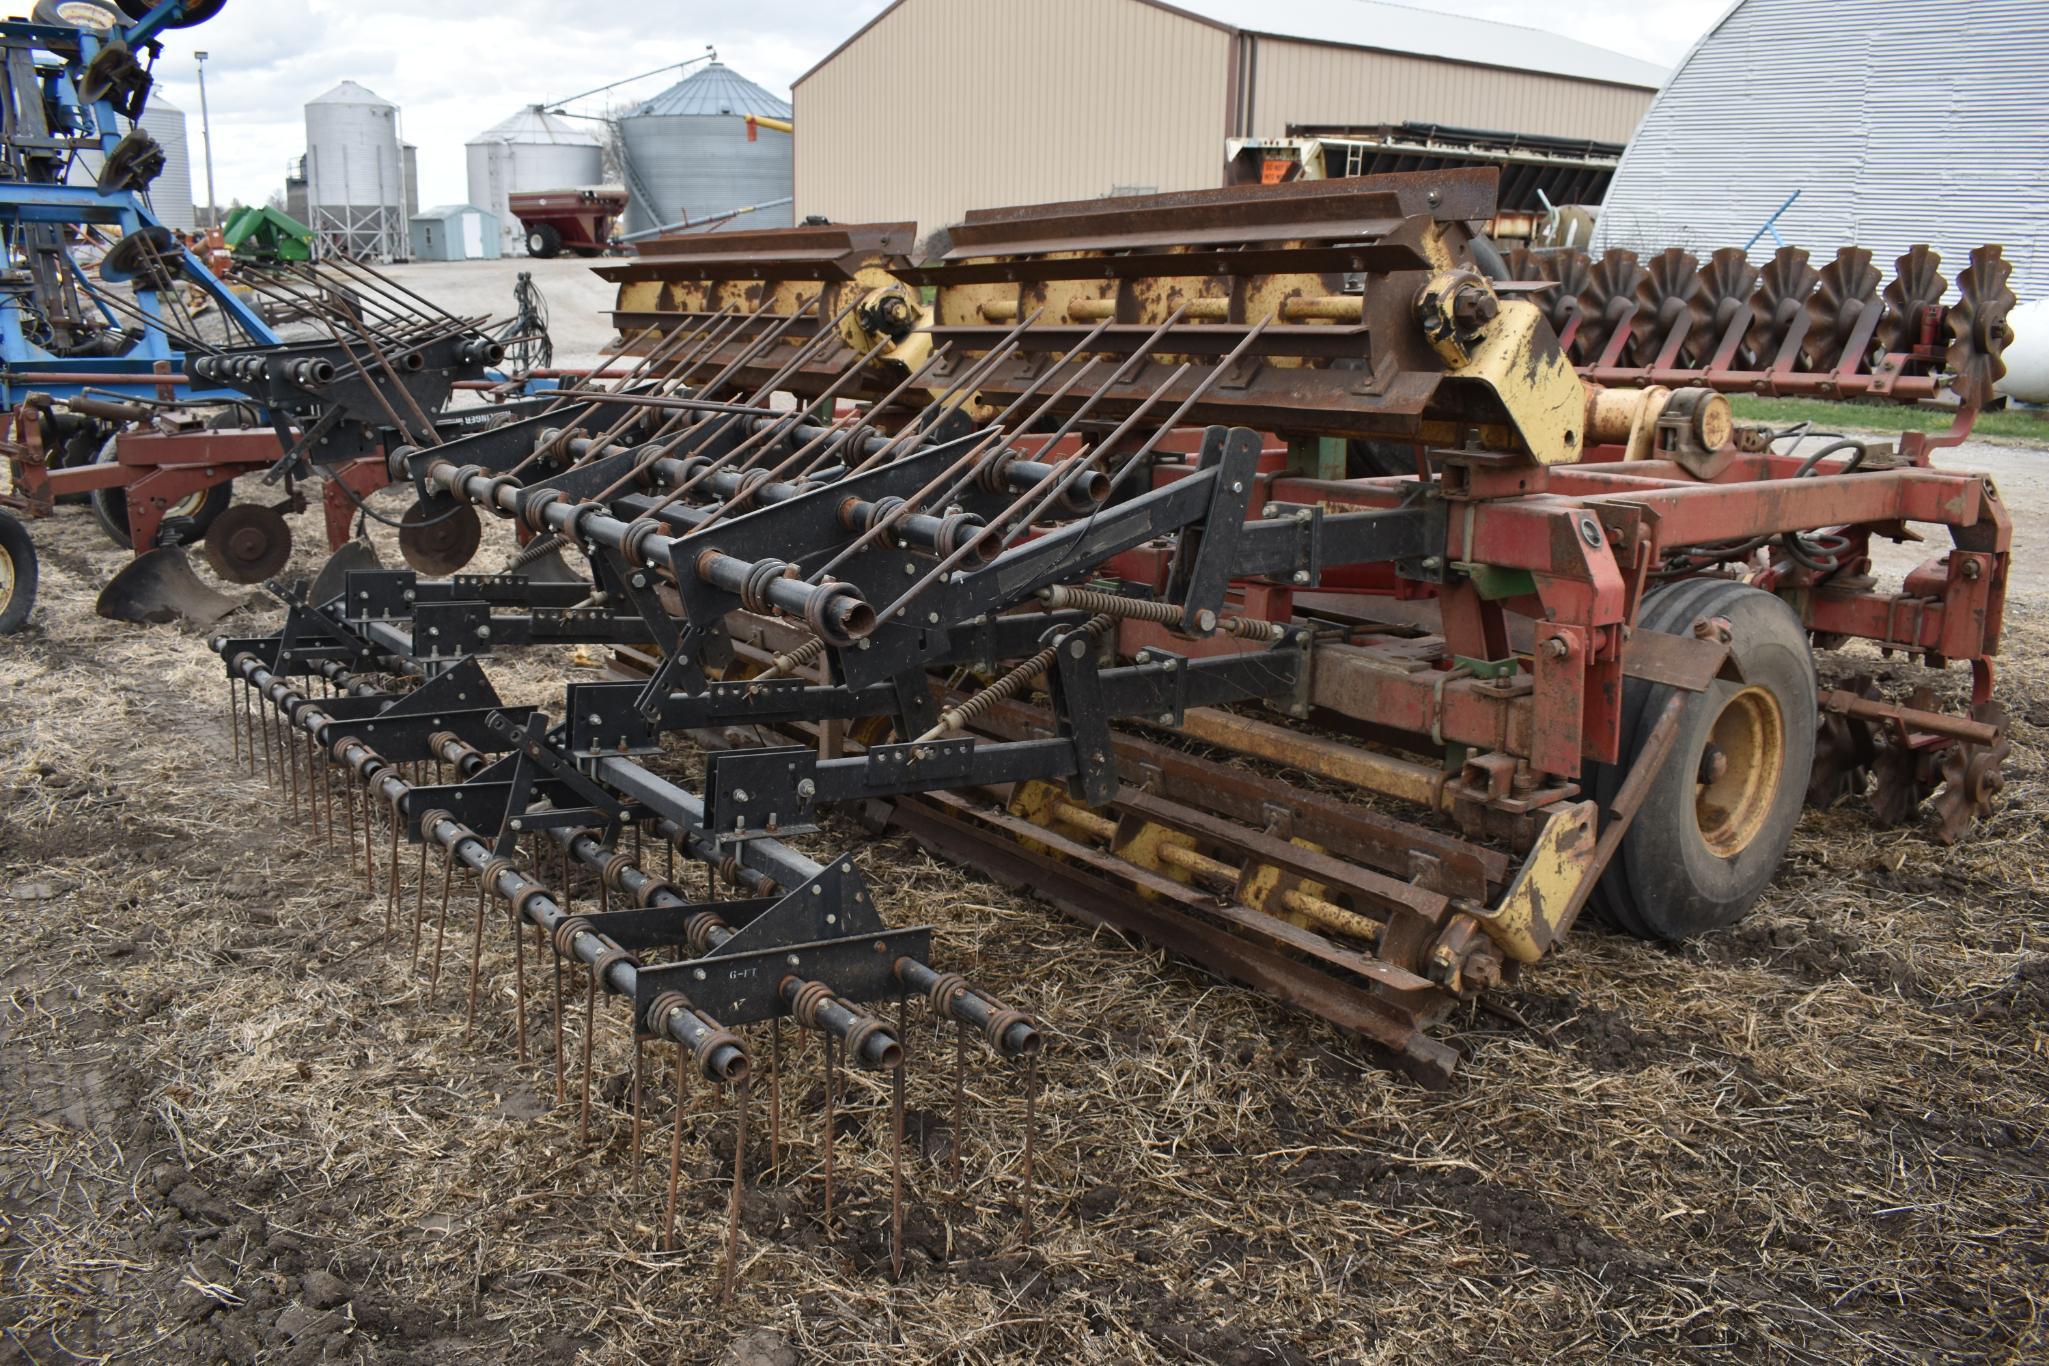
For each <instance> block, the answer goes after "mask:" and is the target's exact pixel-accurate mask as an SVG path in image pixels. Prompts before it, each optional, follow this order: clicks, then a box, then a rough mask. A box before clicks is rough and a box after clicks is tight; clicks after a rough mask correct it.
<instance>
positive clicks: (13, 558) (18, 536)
mask: <svg viewBox="0 0 2049 1366" xmlns="http://www.w3.org/2000/svg"><path fill="white" fill-rule="evenodd" d="M35 605H36V545H35V542H34V541H31V540H30V539H29V538H28V528H27V527H25V526H23V525H22V524H21V523H20V522H17V521H16V520H14V518H12V517H10V516H8V515H7V514H6V513H4V512H0V636H11V635H13V634H14V633H15V632H16V631H19V630H20V629H21V628H22V627H24V626H26V625H27V624H28V614H29V613H30V612H31V611H33V610H35Z"/></svg>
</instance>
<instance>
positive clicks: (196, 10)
mask: <svg viewBox="0 0 2049 1366" xmlns="http://www.w3.org/2000/svg"><path fill="white" fill-rule="evenodd" d="M119 4H120V6H121V9H122V11H123V12H125V13H126V14H127V15H128V17H129V18H130V19H140V18H142V17H143V16H145V15H147V14H148V13H149V12H150V11H151V10H152V9H154V8H156V0H119ZM227 4H228V0H185V17H184V18H183V19H178V20H174V21H173V22H172V24H171V27H172V28H191V27H192V26H193V25H194V24H203V23H205V22H206V21H207V20H209V19H211V18H213V17H214V16H215V15H216V14H219V13H220V12H221V11H222V10H223V9H225V8H227Z"/></svg>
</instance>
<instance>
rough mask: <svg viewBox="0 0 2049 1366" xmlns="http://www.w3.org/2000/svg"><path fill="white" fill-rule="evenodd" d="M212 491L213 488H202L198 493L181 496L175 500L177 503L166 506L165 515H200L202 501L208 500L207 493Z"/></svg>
mask: <svg viewBox="0 0 2049 1366" xmlns="http://www.w3.org/2000/svg"><path fill="white" fill-rule="evenodd" d="M211 492H212V490H211V489H201V490H200V491H199V492H197V493H194V494H188V495H187V496H185V497H183V498H180V499H179V500H178V501H177V502H175V503H173V504H171V505H170V506H169V507H167V508H165V509H164V516H166V517H196V516H198V515H199V508H200V505H201V504H202V503H204V502H205V501H206V495H207V494H209V493H211Z"/></svg>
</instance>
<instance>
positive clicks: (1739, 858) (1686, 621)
mask: <svg viewBox="0 0 2049 1366" xmlns="http://www.w3.org/2000/svg"><path fill="white" fill-rule="evenodd" d="M1701 617H1723V618H1726V619H1727V620H1728V622H1729V624H1730V627H1731V629H1732V631H1733V634H1734V640H1733V642H1732V645H1731V649H1732V651H1733V653H1734V655H1735V658H1736V662H1737V664H1738V666H1739V667H1740V668H1741V670H1742V672H1743V677H1744V678H1745V679H1746V680H1747V685H1748V686H1751V687H1757V688H1761V689H1763V690H1764V691H1765V692H1767V693H1769V694H1770V696H1771V700H1772V701H1773V702H1774V703H1775V704H1776V707H1775V710H1776V712H1777V716H1778V722H1779V727H1780V734H1781V737H1782V741H1781V744H1780V747H1779V750H1780V754H1781V756H1782V761H1781V764H1780V769H1779V773H1778V775H1777V787H1776V789H1774V790H1773V791H1772V793H1771V795H1770V798H1769V805H1768V806H1766V807H1765V808H1764V810H1763V811H1762V814H1761V816H1760V818H1759V821H1758V827H1757V833H1756V834H1755V836H1754V837H1752V838H1751V839H1750V840H1749V841H1748V842H1747V843H1745V844H1744V845H1743V847H1742V848H1741V849H1739V850H1737V851H1735V852H1734V853H1732V854H1728V855H1724V854H1721V853H1718V852H1716V851H1715V850H1714V849H1712V848H1710V847H1709V845H1708V842H1707V840H1706V838H1705V837H1704V836H1703V835H1702V833H1701V829H1700V821H1699V818H1698V815H1697V808H1696V795H1697V779H1698V777H1699V774H1700V769H1701V760H1702V754H1703V752H1704V751H1705V749H1706V748H1707V745H1708V741H1709V738H1710V735H1711V733H1712V730H1713V727H1714V724H1715V722H1716V720H1717V718H1718V717H1720V716H1721V715H1722V713H1723V711H1724V709H1725V708H1726V707H1727V706H1728V704H1729V702H1730V699H1732V698H1734V697H1736V696H1737V695H1738V694H1739V693H1740V692H1742V691H1743V690H1744V689H1743V686H1741V685H1738V684H1736V683H1732V682H1728V681H1725V680H1717V681H1716V682H1715V683H1713V684H1711V685H1710V686H1709V688H1708V690H1707V691H1706V692H1704V693H1697V694H1692V695H1691V700H1690V701H1689V703H1688V705H1687V708H1686V710H1685V712H1684V713H1683V714H1682V716H1681V718H1680V722H1679V736H1678V739H1677V741H1676V742H1675V743H1674V745H1673V748H1672V754H1671V757H1670V758H1669V759H1668V760H1667V761H1666V763H1665V767H1664V769H1663V771H1662V772H1661V773H1660V774H1659V775H1658V777H1657V778H1656V779H1655V780H1654V781H1653V782H1652V784H1651V788H1650V791H1649V792H1648V793H1647V794H1646V796H1645V798H1644V802H1643V805H1642V807H1641V808H1640V809H1639V810H1638V812H1637V816H1636V820H1635V821H1634V822H1633V823H1632V824H1631V825H1630V827H1629V832H1628V833H1627V834H1626V835H1624V836H1623V839H1622V844H1621V847H1620V848H1618V849H1617V850H1616V851H1615V858H1614V861H1613V862H1612V863H1610V864H1609V866H1608V870H1607V872H1606V873H1605V874H1604V875H1603V877H1602V879H1601V881H1600V884H1599V885H1598V886H1597V887H1596V888H1595V891H1594V896H1593V898H1592V903H1591V904H1592V905H1593V908H1594V911H1595V913H1596V914H1597V915H1599V916H1600V917H1601V918H1602V919H1604V920H1606V921H1607V922H1608V923H1609V924H1611V925H1613V926H1615V927H1616V928H1617V929H1620V930H1623V931H1625V932H1627V933H1629V934H1633V935H1636V936H1637V937H1639V938H1643V939H1662V940H1669V941H1677V940H1684V939H1691V938H1694V937H1695V936H1697V935H1702V934H1707V933H1710V932H1712V931H1714V930H1718V929H1723V928H1726V927H1727V926H1729V925H1733V924H1735V923H1736V922H1737V921H1739V920H1741V919H1742V918H1743V917H1744V916H1745V915H1746V914H1748V913H1749V911H1750V909H1751V907H1753V906H1754V905H1756V904H1757V899H1758V898H1759V897H1760V896H1761V895H1763V893H1764V889H1765V887H1766V886H1768V885H1769V884H1770V882H1771V880H1772V877H1773V876H1774V875H1775V874H1776V873H1777V872H1778V868H1779V864H1780V862H1781V861H1782V860H1783V859H1784V858H1785V854H1786V845H1787V843H1788V842H1789V841H1791V839H1792V837H1793V831H1794V828H1795V827H1796V826H1798V824H1799V823H1800V816H1801V811H1802V808H1803V806H1804V804H1805V801H1806V794H1807V781H1808V777H1809V775H1810V773H1811V772H1812V770H1813V766H1814V728H1815V716H1816V710H1815V708H1816V705H1817V687H1816V683H1815V677H1814V655H1813V652H1812V650H1811V649H1810V647H1809V644H1808V639H1807V631H1806V629H1805V628H1804V627H1803V626H1802V625H1801V624H1800V619H1799V618H1798V617H1797V616H1795V615H1794V613H1793V610H1792V609H1791V608H1790V607H1788V606H1787V605H1786V604H1785V603H1783V602H1781V601H1780V600H1779V599H1778V598H1776V597H1774V596H1773V595H1772V594H1770V593H1766V592H1764V591H1762V590H1760V589H1756V588H1752V587H1749V586H1748V585H1746V584H1740V583H1733V582H1730V581H1728V580H1723V579H1692V580H1687V581H1685V582H1682V583H1678V584H1674V585H1672V586H1671V587H1669V588H1666V589H1663V590H1661V591H1660V592H1658V593H1656V594H1654V595H1652V597H1651V598H1650V599H1649V600H1648V601H1647V602H1646V603H1645V605H1644V609H1643V611H1642V612H1641V613H1640V614H1639V619H1638V622H1637V627H1636V629H1637V630H1639V631H1645V630H1649V631H1663V632H1665V633H1667V634H1672V635H1679V634H1683V633H1686V632H1689V631H1690V630H1691V629H1692V626H1693V623H1694V621H1695V620H1697V619H1699V618H1701ZM1675 691H1676V690H1675V689H1673V688H1670V687H1667V686H1665V685H1663V684H1655V683H1646V682H1643V681H1641V680H1638V679H1631V680H1629V682H1628V684H1627V685H1626V687H1625V688H1624V690H1623V697H1622V747H1621V754H1622V759H1623V761H1622V762H1621V763H1619V764H1615V765H1594V766H1592V768H1591V770H1590V772H1589V775H1588V777H1589V783H1588V786H1589V789H1590V790H1591V792H1592V795H1593V796H1594V798H1595V799H1596V800H1597V801H1598V802H1599V803H1600V804H1601V808H1602V810H1604V811H1605V810H1606V809H1607V808H1608V806H1609V804H1610V803H1611V802H1612V801H1613V800H1614V797H1615V794H1616V792H1617V791H1618V790H1619V789H1620V788H1621V786H1622V781H1623V778H1624V777H1625V776H1626V775H1627V773H1628V772H1629V769H1630V766H1631V761H1632V759H1633V757H1634V756H1635V755H1636V754H1637V753H1639V752H1640V751H1641V750H1642V748H1643V746H1644V745H1645V744H1646V743H1647V742H1648V741H1649V739H1650V735H1651V731H1652V730H1653V729H1654V728H1655V727H1656V725H1657V720H1658V716H1659V714H1660V713H1661V712H1662V711H1663V710H1664V707H1665V704H1666V701H1667V700H1668V699H1669V698H1670V697H1671V696H1672V695H1673V693H1674V692H1675Z"/></svg>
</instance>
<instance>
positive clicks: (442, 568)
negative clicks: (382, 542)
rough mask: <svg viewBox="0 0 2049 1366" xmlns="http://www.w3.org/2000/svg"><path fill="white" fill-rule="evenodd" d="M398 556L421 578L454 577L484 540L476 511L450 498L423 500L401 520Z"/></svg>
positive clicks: (482, 527) (481, 524)
mask: <svg viewBox="0 0 2049 1366" xmlns="http://www.w3.org/2000/svg"><path fill="white" fill-rule="evenodd" d="M400 521H401V522H402V523H403V525H401V526H400V528H399V533H398V548H399V553H401V554H402V555H404V556H405V557H406V563H407V564H409V565H411V566H412V567H413V568H414V569H415V570H417V571H418V572H420V573H422V574H453V573H455V572H456V571H457V570H459V569H461V568H462V567H463V566H464V565H466V564H468V563H469V562H470V560H471V558H472V557H473V556H475V555H476V553H477V547H478V546H479V545H480V544H482V543H483V540H484V524H483V522H481V521H480V520H479V519H478V517H477V510H476V509H475V508H473V507H471V506H470V505H469V504H468V503H458V502H457V501H456V500H455V499H453V498H450V497H449V496H448V495H447V494H436V495H435V496H434V497H432V498H423V499H421V500H420V501H419V502H417V503H414V504H413V505H412V506H411V507H409V508H407V509H406V515H405V516H404V517H403V518H401V519H400Z"/></svg>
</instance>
